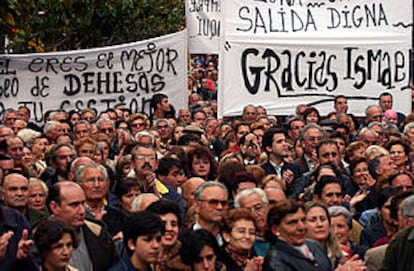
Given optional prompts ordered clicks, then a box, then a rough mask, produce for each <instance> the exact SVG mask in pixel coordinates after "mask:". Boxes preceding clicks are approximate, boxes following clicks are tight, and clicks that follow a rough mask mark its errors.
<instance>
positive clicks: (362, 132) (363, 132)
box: [357, 127, 379, 139]
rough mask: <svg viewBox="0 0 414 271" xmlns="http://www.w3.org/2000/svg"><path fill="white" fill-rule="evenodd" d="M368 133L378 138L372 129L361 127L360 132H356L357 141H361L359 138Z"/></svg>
mask: <svg viewBox="0 0 414 271" xmlns="http://www.w3.org/2000/svg"><path fill="white" fill-rule="evenodd" d="M368 132H372V133H374V135H375V137H376V138H378V136H379V135H378V133H377V132H375V130H373V129H371V128H368V127H363V128H362V129H361V130H359V132H358V135H357V136H358V139H361V137H362V136H363V135H365V134H366V133H368Z"/></svg>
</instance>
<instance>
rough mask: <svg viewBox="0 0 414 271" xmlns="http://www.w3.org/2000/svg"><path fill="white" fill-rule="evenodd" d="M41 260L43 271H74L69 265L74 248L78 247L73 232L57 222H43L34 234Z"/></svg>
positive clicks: (68, 227) (70, 228) (67, 226)
mask: <svg viewBox="0 0 414 271" xmlns="http://www.w3.org/2000/svg"><path fill="white" fill-rule="evenodd" d="M34 241H35V244H36V247H37V248H38V249H39V252H40V256H41V258H42V270H43V271H76V270H77V269H75V268H74V267H72V266H70V265H69V260H70V258H71V256H72V251H73V249H74V248H76V247H78V240H77V238H76V233H75V230H74V229H73V228H72V227H71V226H69V225H68V224H66V223H64V222H62V221H57V220H45V221H44V222H42V223H41V224H39V226H38V227H37V230H36V232H35V234H34Z"/></svg>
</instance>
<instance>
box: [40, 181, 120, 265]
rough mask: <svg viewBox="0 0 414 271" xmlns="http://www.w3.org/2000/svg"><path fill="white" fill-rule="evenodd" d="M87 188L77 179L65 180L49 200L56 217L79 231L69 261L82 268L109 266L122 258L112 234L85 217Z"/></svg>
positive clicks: (55, 185) (51, 193)
mask: <svg viewBox="0 0 414 271" xmlns="http://www.w3.org/2000/svg"><path fill="white" fill-rule="evenodd" d="M85 202H86V197H85V192H84V191H83V190H82V188H81V187H80V186H79V184H77V183H74V182H68V181H62V182H59V183H56V184H54V185H53V186H52V187H51V189H50V190H49V195H48V198H47V203H48V205H49V208H50V210H51V212H52V214H53V216H54V218H55V219H57V220H59V221H63V222H66V223H68V224H69V225H71V226H72V227H74V228H75V229H76V230H77V231H78V232H79V240H80V242H79V244H80V245H79V246H78V247H77V248H76V249H74V250H73V253H72V257H71V259H70V261H69V263H70V264H71V265H72V266H74V267H75V268H77V269H79V270H81V271H91V270H93V271H100V270H108V269H109V267H111V266H112V265H113V264H115V263H116V262H117V261H118V254H117V252H116V250H115V246H114V243H113V241H112V238H111V235H110V234H109V233H108V232H107V231H106V230H105V228H104V226H103V225H101V224H99V223H98V222H91V221H88V220H85V218H86V210H85V206H84V204H85Z"/></svg>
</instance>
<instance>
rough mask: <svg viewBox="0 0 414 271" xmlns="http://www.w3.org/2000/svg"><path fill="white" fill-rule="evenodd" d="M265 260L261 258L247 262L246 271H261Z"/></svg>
mask: <svg viewBox="0 0 414 271" xmlns="http://www.w3.org/2000/svg"><path fill="white" fill-rule="evenodd" d="M263 262H264V259H263V257H261V256H257V257H254V258H252V259H249V260H247V264H246V267H245V268H244V271H261V270H262V266H263Z"/></svg>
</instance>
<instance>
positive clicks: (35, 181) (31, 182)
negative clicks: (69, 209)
mask: <svg viewBox="0 0 414 271" xmlns="http://www.w3.org/2000/svg"><path fill="white" fill-rule="evenodd" d="M36 185H40V186H41V187H42V188H43V191H45V195H46V197H47V195H48V194H49V188H47V185H46V184H45V182H44V181H42V180H40V179H38V178H34V177H30V178H29V189H30V187H31V186H36Z"/></svg>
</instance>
